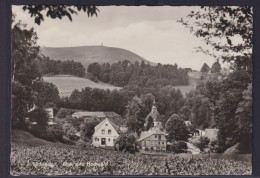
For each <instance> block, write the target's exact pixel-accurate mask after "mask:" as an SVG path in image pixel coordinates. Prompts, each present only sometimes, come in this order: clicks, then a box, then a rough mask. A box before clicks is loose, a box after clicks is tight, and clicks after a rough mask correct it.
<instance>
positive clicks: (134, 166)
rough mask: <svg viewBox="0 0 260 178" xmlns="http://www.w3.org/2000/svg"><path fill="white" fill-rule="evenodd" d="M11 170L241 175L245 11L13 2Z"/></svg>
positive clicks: (248, 85)
mask: <svg viewBox="0 0 260 178" xmlns="http://www.w3.org/2000/svg"><path fill="white" fill-rule="evenodd" d="M11 21H12V22H11V124H10V125H11V131H10V133H11V141H10V142H11V151H10V175H13V176H19V175H49V176H56V175H120V176H124V175H142V176H143V175H144V176H149V175H171V176H174V175H252V142H253V141H252V127H253V122H252V120H253V117H252V100H253V97H252V88H253V87H252V81H253V75H252V74H253V64H252V53H253V7H251V6H93V5H81V6H73V5H12V20H11Z"/></svg>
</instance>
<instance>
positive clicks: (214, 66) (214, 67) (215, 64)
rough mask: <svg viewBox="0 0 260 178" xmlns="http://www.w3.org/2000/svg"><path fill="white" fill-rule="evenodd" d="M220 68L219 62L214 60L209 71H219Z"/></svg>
mask: <svg viewBox="0 0 260 178" xmlns="http://www.w3.org/2000/svg"><path fill="white" fill-rule="evenodd" d="M220 70H221V65H220V63H219V62H218V61H217V62H214V63H213V64H212V67H211V73H219V72H220Z"/></svg>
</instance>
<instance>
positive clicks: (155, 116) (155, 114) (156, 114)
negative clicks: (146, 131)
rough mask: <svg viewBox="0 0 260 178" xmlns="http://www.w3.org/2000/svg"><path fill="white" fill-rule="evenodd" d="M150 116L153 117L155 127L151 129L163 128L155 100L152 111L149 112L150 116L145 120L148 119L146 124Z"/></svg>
mask: <svg viewBox="0 0 260 178" xmlns="http://www.w3.org/2000/svg"><path fill="white" fill-rule="evenodd" d="M150 117H151V118H152V119H153V127H152V128H150V129H159V130H161V129H162V122H161V116H160V114H159V112H158V111H157V107H156V102H155V100H154V102H153V106H152V110H151V112H150V113H149V114H148V116H147V117H146V119H145V121H146V122H145V125H147V123H148V119H149V118H150Z"/></svg>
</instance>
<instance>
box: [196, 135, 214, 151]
mask: <svg viewBox="0 0 260 178" xmlns="http://www.w3.org/2000/svg"><path fill="white" fill-rule="evenodd" d="M209 142H210V139H209V138H208V137H200V139H199V142H196V143H194V144H195V146H197V147H198V148H199V149H200V151H202V152H203V151H204V150H205V149H206V148H208V147H209Z"/></svg>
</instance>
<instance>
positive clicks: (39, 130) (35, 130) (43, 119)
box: [26, 108, 49, 138]
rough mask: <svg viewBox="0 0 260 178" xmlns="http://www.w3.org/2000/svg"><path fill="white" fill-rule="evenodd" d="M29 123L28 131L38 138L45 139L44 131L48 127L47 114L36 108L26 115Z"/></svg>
mask: <svg viewBox="0 0 260 178" xmlns="http://www.w3.org/2000/svg"><path fill="white" fill-rule="evenodd" d="M26 116H27V117H28V118H29V121H30V123H31V127H30V128H29V131H30V132H31V133H32V134H33V135H35V136H36V137H39V138H46V129H47V125H48V119H49V116H48V113H47V112H46V111H45V110H44V109H42V108H37V109H34V110H33V111H31V112H29V113H27V114H26ZM32 123H35V124H32Z"/></svg>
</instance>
